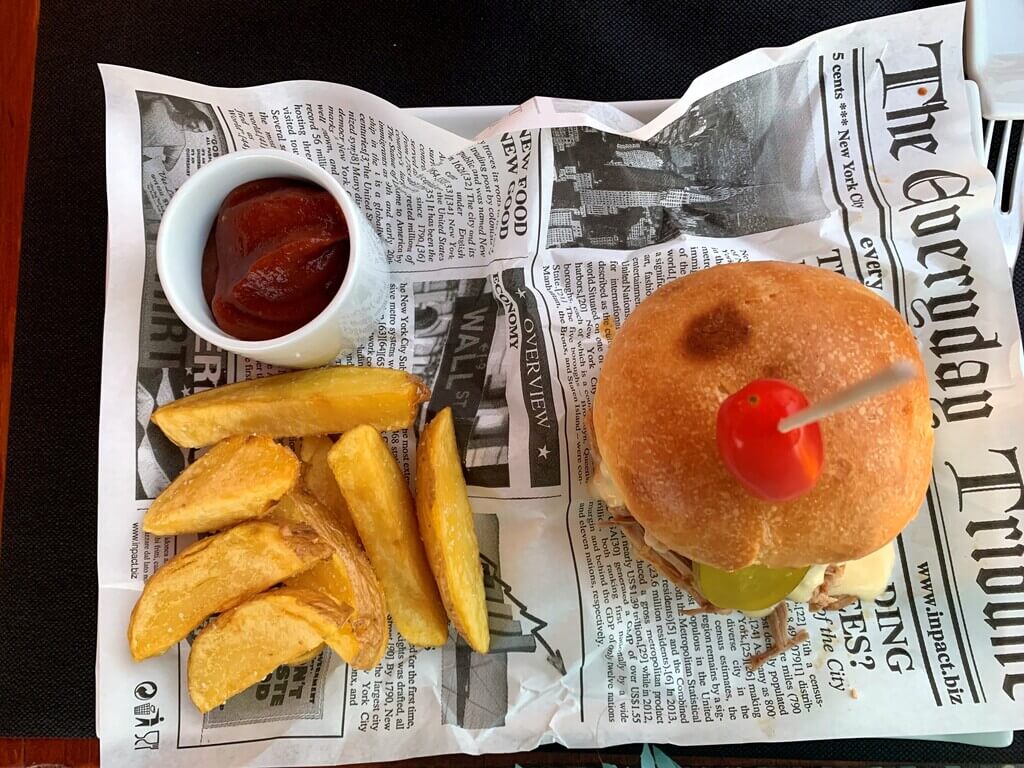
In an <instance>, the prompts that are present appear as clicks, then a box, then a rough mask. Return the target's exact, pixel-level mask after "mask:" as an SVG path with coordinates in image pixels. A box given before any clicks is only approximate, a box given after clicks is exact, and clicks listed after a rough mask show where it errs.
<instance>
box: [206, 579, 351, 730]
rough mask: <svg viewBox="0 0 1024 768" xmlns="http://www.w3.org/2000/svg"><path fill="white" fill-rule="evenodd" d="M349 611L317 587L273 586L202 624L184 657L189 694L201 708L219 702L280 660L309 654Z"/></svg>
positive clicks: (334, 631)
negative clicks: (202, 626)
mask: <svg viewBox="0 0 1024 768" xmlns="http://www.w3.org/2000/svg"><path fill="white" fill-rule="evenodd" d="M350 613H351V610H350V609H349V608H348V607H347V606H340V605H338V604H337V603H335V602H334V601H333V600H331V599H330V598H327V597H324V596H323V595H321V594H319V593H318V592H313V591H310V590H306V589H290V588H287V587H285V588H283V589H275V590H273V591H271V592H264V593H263V594H260V595H257V596H255V597H253V598H252V599H251V600H247V601H245V602H244V603H242V604H240V605H238V606H236V607H235V608H232V609H231V610H230V611H227V612H225V613H223V614H221V615H220V616H218V617H217V618H216V619H214V620H213V622H212V623H210V625H209V626H207V627H205V628H204V629H203V631H202V632H200V633H199V635H198V636H196V639H195V642H194V643H192V650H191V651H190V652H189V656H188V693H189V696H191V697H192V701H193V703H195V705H196V707H197V708H198V709H199V711H200V712H209V711H210V710H211V709H213V708H214V707H219V706H220V705H221V704H223V703H224V702H225V701H227V700H228V699H230V698H231V697H232V696H234V695H235V694H236V693H241V692H242V691H244V690H245V689H246V688H248V687H249V686H251V685H255V684H256V683H258V682H259V681H260V680H262V679H263V678H264V677H266V676H267V675H269V674H270V673H271V672H273V671H274V670H275V669H277V668H278V667H279V666H281V665H282V664H288V663H289V662H293V661H294V660H296V659H300V658H302V657H303V656H308V655H309V654H310V653H312V652H313V650H314V649H316V648H318V647H319V646H320V645H321V644H322V643H323V642H325V641H327V642H330V639H331V638H333V637H336V636H337V635H338V634H339V633H340V632H341V631H342V630H343V629H344V628H345V625H346V624H347V623H348V618H349V615H350Z"/></svg>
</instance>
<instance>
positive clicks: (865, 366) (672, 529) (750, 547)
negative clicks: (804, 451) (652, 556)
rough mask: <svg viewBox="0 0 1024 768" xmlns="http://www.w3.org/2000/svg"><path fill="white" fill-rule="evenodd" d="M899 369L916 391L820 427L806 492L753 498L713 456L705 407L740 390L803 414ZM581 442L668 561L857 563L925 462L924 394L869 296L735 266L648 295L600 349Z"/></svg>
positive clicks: (791, 269) (830, 282) (811, 274)
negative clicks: (795, 395)
mask: <svg viewBox="0 0 1024 768" xmlns="http://www.w3.org/2000/svg"><path fill="white" fill-rule="evenodd" d="M901 358H905V359H909V360H911V361H913V362H914V364H915V365H916V366H917V368H918V370H919V375H918V377H917V378H916V379H914V380H913V381H911V382H908V383H906V384H903V385H901V386H899V387H898V388H896V389H895V390H891V391H889V392H887V393H885V394H882V395H878V396H876V397H874V398H872V399H870V400H866V401H864V402H862V403H861V404H859V405H857V406H854V407H853V408H852V409H850V410H848V411H845V412H842V413H839V414H836V415H835V416H832V417H830V418H828V419H825V420H824V421H823V422H822V423H821V431H822V438H823V440H824V444H825V462H824V466H823V469H822V474H821V477H820V479H819V481H818V483H817V485H816V486H815V487H814V488H813V489H812V490H811V491H810V492H808V493H807V494H805V495H803V496H801V497H799V498H797V499H795V500H793V501H788V502H778V503H774V502H767V501H762V500H761V499H758V498H756V497H754V496H752V495H751V494H750V493H749V492H747V491H746V490H745V489H744V488H743V486H741V485H740V483H739V482H738V481H737V480H736V479H735V478H734V477H733V476H732V474H731V473H730V472H729V470H728V469H727V468H726V467H725V465H724V464H723V463H722V461H721V459H720V458H719V455H718V449H717V446H716V442H715V423H716V418H717V414H718V407H719V405H720V404H721V402H722V401H723V400H724V399H725V398H726V397H728V396H729V395H730V394H732V393H733V392H736V391H737V390H739V389H741V388H742V387H743V386H744V385H746V384H747V383H749V382H750V381H752V380H754V379H759V378H775V379H783V380H785V381H787V382H789V383H790V384H793V385H794V386H796V387H798V388H799V389H801V390H802V391H803V392H804V394H806V395H807V397H808V398H809V399H810V401H811V402H814V401H816V400H818V399H820V398H822V397H824V396H825V395H828V394H830V393H832V392H835V391H836V390H838V389H841V388H843V387H845V386H848V385H850V384H853V383H854V382H856V381H858V380H860V379H863V378H865V377H867V376H869V375H870V374H872V373H874V372H876V371H877V370H879V369H880V368H883V367H885V366H886V365H888V364H889V363H891V362H894V361H896V360H898V359H901ZM593 421H594V432H595V437H596V440H597V447H598V451H599V453H600V456H601V460H602V461H603V463H604V464H603V469H604V471H605V472H606V473H607V474H609V475H610V476H611V478H612V479H613V480H614V481H615V483H616V484H617V485H618V487H619V490H620V492H621V494H622V496H623V498H624V500H625V502H626V506H627V507H628V509H629V512H630V514H632V516H633V517H635V518H636V519H637V521H638V522H640V523H641V524H642V525H643V526H644V528H645V529H646V530H647V532H648V533H649V534H651V535H653V536H655V537H656V538H657V539H659V540H660V541H661V542H662V543H663V544H665V545H666V546H668V547H669V548H670V549H672V550H673V551H675V552H677V553H679V554H681V555H683V556H685V557H689V558H691V559H693V560H696V561H698V562H702V563H708V564H711V565H714V566H717V567H719V568H728V569H736V568H742V567H745V566H747V565H752V564H754V563H760V564H763V565H768V566H773V567H799V566H805V565H812V564H827V563H838V562H842V561H846V560H853V559H856V558H860V557H863V556H864V555H867V554H869V553H871V552H873V551H874V550H876V549H878V548H879V547H881V546H882V545H883V544H885V543H886V542H888V541H889V540H891V539H892V538H893V537H894V536H896V534H898V533H899V532H900V531H901V530H902V529H903V527H904V526H905V525H906V524H907V523H908V522H909V521H910V519H911V518H912V517H913V516H914V514H915V513H916V512H917V509H918V507H919V506H920V504H921V501H922V499H923V497H924V493H925V490H926V488H927V486H928V479H929V476H930V472H931V461H932V442H933V436H932V428H931V411H930V407H929V401H928V384H927V380H926V378H925V372H924V366H923V363H922V361H921V356H920V353H919V352H918V349H917V345H916V343H915V341H914V337H913V335H912V334H911V331H910V328H909V327H908V326H907V325H906V323H904V321H903V319H902V318H901V317H900V315H899V314H898V313H897V312H896V311H895V310H894V309H893V308H892V306H890V305H889V304H888V303H887V302H886V301H885V300H884V299H882V298H880V297H878V296H876V295H875V294H873V293H872V292H871V291H869V290H868V289H867V288H864V287H863V286H861V285H860V284H859V283H856V282H854V281H853V280H850V279H848V278H845V277H842V276H840V275H836V274H834V273H832V272H829V271H826V270H824V269H818V268H816V267H807V266H800V265H793V264H784V263H780V262H748V263H741V264H729V265H723V266H718V267H713V268H711V269H705V270H700V271H698V272H695V273H693V274H691V275H688V276H686V277H683V278H680V279H678V280H675V281H673V282H671V283H668V284H666V285H664V286H663V287H661V288H660V289H659V290H657V291H655V292H654V293H653V294H652V295H651V296H649V297H648V298H647V299H645V300H644V301H643V302H642V303H641V304H640V305H639V306H638V307H637V308H636V309H635V310H634V311H633V313H632V314H631V315H629V317H628V318H627V320H626V321H625V323H623V325H622V328H621V329H619V331H618V332H617V333H616V335H615V336H614V338H613V340H612V342H611V344H610V346H609V349H608V353H607V356H606V357H605V361H604V365H603V367H602V369H601V373H600V377H599V379H598V383H597V392H596V395H595V399H594V409H593Z"/></svg>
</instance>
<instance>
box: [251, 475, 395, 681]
mask: <svg viewBox="0 0 1024 768" xmlns="http://www.w3.org/2000/svg"><path fill="white" fill-rule="evenodd" d="M331 482H334V480H333V478H332V480H331ZM271 515H272V516H273V517H274V519H281V520H287V521H290V522H293V523H300V524H304V525H308V526H309V527H311V528H312V529H313V530H314V531H316V532H317V534H318V535H319V536H320V538H322V539H323V540H324V541H326V542H327V543H328V544H330V545H331V547H332V548H333V549H334V552H333V554H332V555H331V556H330V557H329V558H327V559H326V560H324V561H323V562H320V563H317V564H316V565H314V566H313V567H312V568H310V569H309V570H308V571H303V572H302V573H299V574H297V575H295V576H292V577H291V578H290V579H288V580H287V582H286V583H287V584H288V585H289V586H294V587H301V588H304V589H312V590H315V591H317V592H320V593H322V594H324V595H327V596H328V597H330V598H331V599H333V600H335V601H336V602H338V603H341V604H342V605H349V606H351V607H352V619H351V621H350V622H349V624H348V626H347V627H346V629H345V630H344V631H343V632H342V633H340V634H339V635H338V637H337V638H336V639H335V641H333V642H331V643H330V645H331V648H333V649H334V650H335V651H337V652H338V654H339V655H340V656H341V658H343V659H344V660H345V661H347V662H348V663H349V665H351V666H352V667H354V668H355V669H373V668H374V667H375V666H377V665H378V664H379V663H380V660H381V659H383V658H384V653H385V652H386V651H387V648H388V634H389V627H388V612H387V604H386V603H385V602H384V593H383V592H382V591H381V588H380V582H378V581H377V576H376V574H375V573H374V572H373V568H372V567H371V566H370V561H369V560H367V558H366V553H365V552H363V550H362V548H361V547H360V546H359V544H357V543H356V540H355V539H354V538H353V537H352V536H351V535H350V534H349V533H348V532H347V531H346V530H345V529H344V528H342V527H341V526H340V525H339V524H338V522H337V521H336V520H335V519H333V517H332V515H331V513H330V512H329V511H328V510H327V509H326V508H325V507H324V506H323V505H321V504H320V503H319V502H318V501H317V500H316V499H315V498H313V496H312V495H310V494H308V493H306V492H304V491H301V490H299V491H292V492H291V493H289V494H288V495H287V496H285V497H284V498H283V499H281V501H280V503H278V504H277V506H275V507H274V509H273V511H272V512H271Z"/></svg>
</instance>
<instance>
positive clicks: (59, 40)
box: [0, 0, 1024, 763]
mask: <svg viewBox="0 0 1024 768" xmlns="http://www.w3.org/2000/svg"><path fill="white" fill-rule="evenodd" d="M927 4H928V3H924V2H920V1H919V0H888V1H885V2H882V1H877V2H860V3H848V2H838V1H836V0H828V1H824V0H807V1H804V2H800V1H788V2H786V1H782V2H775V3H772V4H771V5H770V6H765V5H761V4H753V3H749V4H748V3H739V2H717V3H703V2H673V3H667V2H665V3H652V4H649V5H642V4H639V3H635V2H619V3H616V2H577V3H565V4H559V3H548V2H536V3H524V4H511V3H493V2H488V3H481V4H479V5H478V6H476V7H470V6H467V7H465V8H463V7H462V6H461V5H456V4H452V5H437V4H422V5H421V4H407V3H397V4H378V3H369V2H366V3H344V4H343V3H337V2H333V1H329V0H328V1H325V2H318V3H314V2H287V1H286V0H262V1H260V0H251V1H248V2H246V1H243V0H231V1H225V2H219V3H211V2H208V0H194V1H192V2H168V0H136V2H133V3H131V4H121V3H110V2H108V1H107V0H90V1H84V0H66V1H60V2H59V1H58V0H43V5H42V18H41V22H40V30H39V51H38V63H37V71H36V89H35V102H34V113H33V116H32V138H31V148H30V161H29V176H28V189H27V196H26V201H25V224H24V240H23V247H22V256H21V277H20V286H19V299H18V302H19V303H18V322H17V329H16V340H15V363H14V383H13V393H12V412H11V425H10V450H9V461H8V477H7V491H6V502H5V510H4V518H3V538H2V550H0V662H2V665H3V666H2V668H3V674H2V675H0V735H2V736H53V737H57V736H60V737H68V736H90V735H93V733H94V723H93V705H94V679H93V672H94V659H95V629H96V567H95V563H96V512H95V509H96V473H97V453H96V445H97V419H98V402H99V385H100V353H101V329H102V321H103V279H104V262H105V244H106V200H105V195H104V126H103V90H102V86H101V82H100V76H99V72H98V71H97V69H96V63H97V62H109V63H113V64H124V65H128V66H134V67H139V68H142V69H150V70H154V71H157V72H164V73H167V74H172V75H176V76H178V77H182V78H186V79H190V80H197V81H199V82H205V83H209V84H212V85H224V86H244V85H254V84H257V83H263V82H269V81H274V80H286V79H293V78H309V79H320V80H330V81H336V82H341V83H347V84H350V85H354V86H357V87H359V88H363V89H366V90H368V91H370V92H372V93H375V94H378V95H380V96H382V97H384V98H386V99H389V100H391V101H393V102H395V103H397V104H399V105H401V106H422V105H453V104H456V105H461V104H513V103H518V102H520V101H522V100H524V99H526V98H529V97H530V96H534V95H538V94H539V95H554V96H573V97H579V98H587V99H597V100H616V99H652V98H670V97H676V96H679V95H681V94H682V92H683V91H684V90H685V88H686V85H687V84H688V83H689V82H690V80H692V79H693V78H694V77H695V76H696V75H698V74H700V73H701V72H704V71H705V70H707V69H710V68H711V67H713V66H714V65H716V64H719V63H721V62H723V61H726V60H728V59H730V58H733V57H735V56H738V55H740V54H742V53H744V52H746V51H748V50H750V49H752V48H757V47H760V46H766V45H773V46H774V45H786V44H789V43H792V42H794V41H796V40H799V39H800V38H802V37H805V36H807V35H809V34H812V33H814V32H816V31H819V30H821V29H825V28H827V27H832V26H837V25H840V24H845V23H848V22H852V21H856V20H858V19H862V18H868V17H870V16H877V15H882V14H886V13H894V12H897V11H903V10H910V9H913V8H916V7H920V6H922V5H927ZM0 279H3V276H0ZM1016 288H1017V291H1018V293H1017V295H1018V297H1021V296H1022V295H1024V270H1022V271H1019V272H1018V276H1017V282H1016ZM672 752H673V753H675V754H681V755H682V754H715V755H718V756H730V755H731V756H756V757H769V756H770V757H774V758H786V757H790V758H808V759H814V760H824V759H830V760H855V759H861V760H871V761H890V760H895V761H903V762H909V761H936V762H946V763H950V762H965V761H974V762H990V761H991V762H1010V761H1012V760H1024V745H1022V744H1021V740H1020V739H1019V738H1018V741H1017V744H1016V746H1015V747H1014V749H1013V751H1002V752H993V751H989V750H979V749H971V748H968V747H962V746H956V745H946V744H927V743H921V742H916V743H915V742H892V741H846V742H828V743H825V742H822V743H812V744H793V745H763V746H762V745H751V746H743V747H738V746H731V747H721V748H714V749H711V748H697V749H693V750H675V749H673V750H672Z"/></svg>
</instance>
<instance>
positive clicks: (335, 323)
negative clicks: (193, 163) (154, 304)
mask: <svg viewBox="0 0 1024 768" xmlns="http://www.w3.org/2000/svg"><path fill="white" fill-rule="evenodd" d="M276 177H285V178H293V179H303V180H305V181H310V182H312V183H314V184H317V185H319V186H321V187H323V188H324V189H325V190H327V191H328V192H330V193H331V195H332V196H333V197H334V199H335V200H337V202H338V206H339V207H340V208H341V212H342V214H343V215H344V216H345V222H346V224H347V225H348V236H349V256H348V268H347V270H346V272H345V277H344V280H343V281H342V283H341V286H340V287H339V288H338V292H337V293H336V294H335V296H334V298H333V299H332V300H331V303H330V304H328V305H327V307H326V308H325V309H324V310H323V311H322V312H321V313H320V314H319V315H317V316H316V317H315V318H313V319H312V320H310V321H309V322H308V323H306V324H305V325H304V326H302V327H301V328H299V329H298V330H295V331H292V332H291V333H289V334H287V335H285V336H279V337H277V338H275V339H268V340H266V341H242V340H240V339H236V338H235V337H234V336H230V335H229V334H227V333H225V332H224V331H222V330H221V329H220V328H219V327H218V326H217V322H216V321H215V320H214V318H213V313H212V312H211V311H210V306H209V305H208V304H207V303H206V298H205V297H204V296H203V285H202V261H203V247H204V246H205V245H206V239H207V237H208V236H209V234H210V227H212V226H213V221H214V219H215V218H216V216H217V210H218V208H220V204H221V203H222V202H223V200H224V198H225V197H227V195H228V193H229V192H231V190H233V189H234V188H235V187H237V186H239V185H240V184H245V183H246V182H249V181H255V180H256V179H268V178H276ZM156 263H157V270H158V271H159V274H160V285H161V287H162V288H163V290H164V293H165V294H166V296H167V300H168V301H169V302H170V304H171V306H172V307H174V311H175V312H176V313H177V314H178V317H180V318H181V320H182V322H184V323H185V325H187V326H188V327H189V328H191V329H192V330H193V331H194V332H195V333H196V334H198V335H199V336H201V337H202V338H204V339H206V340H207V341H209V342H211V343H213V344H216V345H217V346H218V347H221V348H222V349H226V350H229V351H231V352H235V353H236V354H239V355H245V356H246V357H251V358H253V359H256V360H261V361H263V362H265V363H271V364H273V365H280V366H285V367H289V368H312V367H314V366H318V365H324V364H326V363H330V362H332V361H333V360H334V359H335V358H336V357H337V356H338V354H339V353H340V352H345V351H349V350H352V349H355V348H356V347H358V346H359V345H360V344H362V343H363V342H364V341H366V339H367V337H368V336H369V334H370V332H371V331H372V330H373V329H374V328H375V327H376V326H377V323H378V321H379V320H380V317H381V315H382V314H383V313H384V308H385V304H386V302H387V297H388V266H387V258H386V256H385V253H384V245H383V243H381V241H380V238H379V237H378V236H377V233H376V232H374V230H373V227H371V226H370V222H369V221H367V220H366V217H365V216H364V215H363V212H362V211H360V210H359V208H358V207H357V206H356V204H355V202H353V200H352V198H351V197H350V196H349V194H348V193H347V192H346V191H345V190H344V189H343V188H342V186H341V185H340V184H339V183H338V181H337V179H335V178H334V177H333V176H332V175H331V174H329V173H328V172H327V171H325V170H324V169H323V168H321V167H320V166H319V165H317V164H316V163H313V162H311V161H309V160H306V159H304V158H301V157H299V156H298V155H294V154H292V153H290V152H283V151H280V150H276V149H253V150H245V151H241V152H232V153H231V154H228V155H224V156H222V157H218V158H217V159H216V160H213V161H212V162H210V163H209V164H207V165H205V166H203V167H202V168H201V169H199V170H198V171H197V172H196V173H195V174H194V175H193V176H192V177H191V178H189V179H188V181H186V182H185V183H184V184H182V186H181V188H180V189H179V190H178V191H177V193H176V194H175V195H174V197H173V198H172V199H171V202H170V204H169V205H168V206H167V211H166V212H165V213H164V217H163V220H162V221H161V222H160V231H159V234H158V235H157V241H156Z"/></svg>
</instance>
